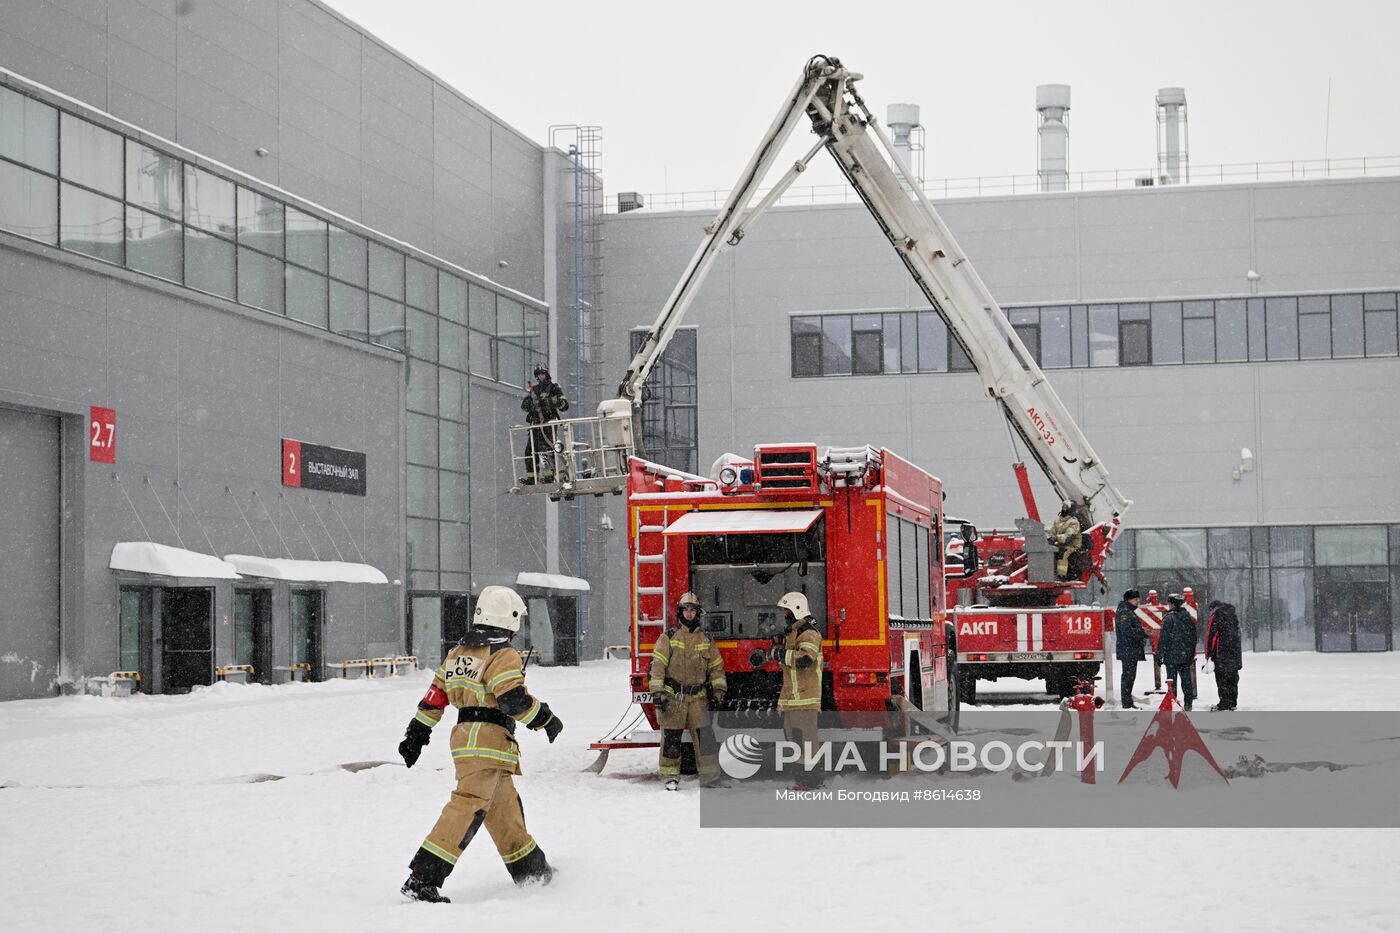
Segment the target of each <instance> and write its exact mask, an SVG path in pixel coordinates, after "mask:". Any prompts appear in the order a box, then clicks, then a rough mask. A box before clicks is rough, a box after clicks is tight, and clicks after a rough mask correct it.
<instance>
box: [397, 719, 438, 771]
mask: <svg viewBox="0 0 1400 933" xmlns="http://www.w3.org/2000/svg"><path fill="white" fill-rule="evenodd" d="M432 735H433V730H432V729H429V728H428V727H427V726H425V725H423V724H422V723H421V722H419V721H418V720H416V719H415V720H413V721H412V722H410V723H409V724H408V728H407V729H405V730H404V733H403V741H402V742H400V743H399V757H400V758H402V759H403V763H404V765H405V766H406V767H409V768H411V767H413V763H414V762H416V761H417V760H418V756H419V755H421V754H423V746H424V745H427V744H428V740H429V739H431V738H432Z"/></svg>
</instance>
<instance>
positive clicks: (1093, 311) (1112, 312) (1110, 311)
mask: <svg viewBox="0 0 1400 933" xmlns="http://www.w3.org/2000/svg"><path fill="white" fill-rule="evenodd" d="M1141 307H1145V306H1141ZM1146 326H1147V325H1146V324H1145V323H1144V325H1143V327H1144V328H1145V327H1146ZM1142 336H1143V338H1144V339H1145V338H1146V334H1145V333H1144V334H1143V335H1142ZM1143 349H1144V351H1146V347H1145V346H1144V348H1143ZM1142 362H1150V361H1149V360H1142ZM1089 365H1091V366H1117V365H1118V306H1117V305H1094V306H1093V307H1091V308H1090V309H1089Z"/></svg>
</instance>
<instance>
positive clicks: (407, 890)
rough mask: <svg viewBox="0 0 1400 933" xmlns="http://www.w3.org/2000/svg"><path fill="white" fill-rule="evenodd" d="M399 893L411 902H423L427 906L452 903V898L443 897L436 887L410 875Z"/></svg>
mask: <svg viewBox="0 0 1400 933" xmlns="http://www.w3.org/2000/svg"><path fill="white" fill-rule="evenodd" d="M399 893H400V894H402V895H403V896H404V897H406V898H408V899H409V900H411V901H422V902H423V903H425V904H451V903H452V899H451V898H447V897H443V896H442V892H440V891H439V890H438V889H437V886H436V885H432V884H429V883H428V882H426V881H424V880H422V879H421V878H419V877H418V876H417V875H409V876H408V880H407V881H405V882H404V883H403V887H402V888H399Z"/></svg>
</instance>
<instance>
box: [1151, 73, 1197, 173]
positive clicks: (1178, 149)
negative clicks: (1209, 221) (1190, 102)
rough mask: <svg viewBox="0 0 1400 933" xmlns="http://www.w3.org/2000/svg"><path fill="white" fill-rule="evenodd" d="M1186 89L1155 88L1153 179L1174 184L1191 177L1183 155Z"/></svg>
mask: <svg viewBox="0 0 1400 933" xmlns="http://www.w3.org/2000/svg"><path fill="white" fill-rule="evenodd" d="M1186 149H1187V132H1186V89H1185V88H1180V87H1164V88H1160V89H1159V90H1158V91H1157V181H1158V183H1159V184H1163V185H1177V184H1180V183H1182V182H1184V181H1190V180H1191V168H1190V164H1191V163H1190V160H1189V158H1188V155H1187V151H1186Z"/></svg>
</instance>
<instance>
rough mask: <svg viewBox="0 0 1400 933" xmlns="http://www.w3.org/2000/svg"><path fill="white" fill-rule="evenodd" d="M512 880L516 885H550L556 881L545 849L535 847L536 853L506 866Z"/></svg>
mask: <svg viewBox="0 0 1400 933" xmlns="http://www.w3.org/2000/svg"><path fill="white" fill-rule="evenodd" d="M506 870H507V871H509V872H510V877H511V879H512V880H513V881H514V882H515V883H516V884H549V882H550V881H552V880H553V879H554V869H553V868H552V867H551V866H550V864H549V862H548V861H547V860H546V859H545V857H544V849H541V848H540V847H539V846H535V851H533V852H531V853H530V854H529V855H527V856H525V857H524V858H523V859H520V860H519V861H515V862H511V863H510V864H509V865H507V866H506Z"/></svg>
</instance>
